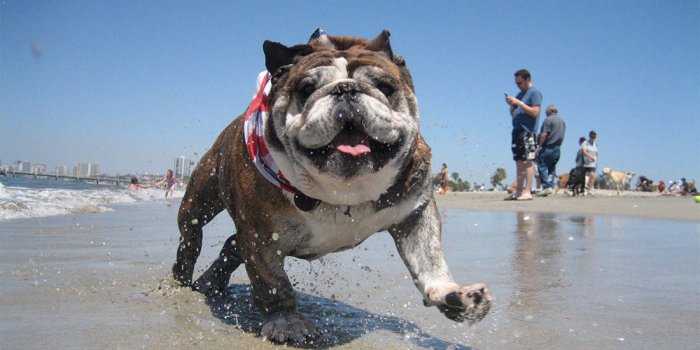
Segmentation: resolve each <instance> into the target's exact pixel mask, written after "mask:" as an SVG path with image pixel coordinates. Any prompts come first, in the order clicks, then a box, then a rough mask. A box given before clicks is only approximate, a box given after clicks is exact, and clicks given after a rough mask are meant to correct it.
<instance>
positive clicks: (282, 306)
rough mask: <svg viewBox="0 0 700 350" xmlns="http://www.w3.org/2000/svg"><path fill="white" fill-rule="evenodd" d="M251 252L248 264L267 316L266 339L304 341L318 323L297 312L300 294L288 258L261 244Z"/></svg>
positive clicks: (255, 293)
mask: <svg viewBox="0 0 700 350" xmlns="http://www.w3.org/2000/svg"><path fill="white" fill-rule="evenodd" d="M248 252H249V254H247V261H246V263H245V267H246V270H247V271H248V276H249V277H250V281H251V284H252V286H253V299H254V300H255V304H256V305H257V307H258V309H259V310H260V313H261V315H262V319H263V326H262V330H261V331H260V336H261V337H262V338H263V340H268V341H272V342H277V343H285V342H292V343H303V342H305V341H306V339H307V338H309V337H312V336H313V335H315V334H316V326H315V325H314V323H313V322H312V321H310V320H307V319H306V318H304V317H303V316H302V315H301V314H299V313H298V312H297V300H296V294H295V292H294V289H293V287H292V284H291V282H290V281H289V278H288V276H287V273H286V272H285V271H284V257H283V256H281V254H278V253H277V250H276V249H269V247H264V246H262V247H261V246H260V244H259V245H258V246H257V247H253V249H248Z"/></svg>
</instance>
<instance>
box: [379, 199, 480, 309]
mask: <svg viewBox="0 0 700 350" xmlns="http://www.w3.org/2000/svg"><path fill="white" fill-rule="evenodd" d="M440 225H441V224H440V217H439V215H438V211H437V207H436V206H435V200H434V199H431V200H430V202H429V203H427V204H426V206H425V207H424V208H421V209H418V210H416V211H415V212H414V213H413V215H411V216H409V218H407V219H406V220H404V222H402V223H400V224H397V225H394V226H393V227H391V228H390V229H389V232H390V233H391V235H392V237H393V238H394V241H395V242H396V247H397V248H398V250H399V254H400V255H401V258H402V259H403V261H404V263H405V264H406V267H408V270H409V271H410V272H411V276H412V277H413V282H414V283H415V285H416V287H418V289H419V290H420V291H421V293H423V302H424V303H425V305H426V306H437V308H438V309H439V310H440V312H442V313H443V314H444V315H445V316H446V317H447V318H449V319H451V320H454V321H458V322H462V321H465V320H466V321H469V322H475V321H479V320H481V319H482V318H483V317H484V316H486V314H487V313H488V312H489V309H490V308H491V296H490V294H489V292H488V286H487V285H486V284H483V283H478V284H473V285H469V286H461V285H459V284H457V283H455V281H454V280H453V279H452V276H451V275H450V273H449V271H448V268H447V263H446V262H445V258H444V256H443V251H442V246H441V243H440Z"/></svg>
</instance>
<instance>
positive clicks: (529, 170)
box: [523, 160, 535, 197]
mask: <svg viewBox="0 0 700 350" xmlns="http://www.w3.org/2000/svg"><path fill="white" fill-rule="evenodd" d="M523 164H524V165H525V180H526V185H525V188H524V189H523V194H524V195H526V197H527V196H530V197H532V193H531V192H530V190H531V189H532V181H533V180H534V179H535V168H534V167H533V166H532V161H531V160H526V161H524V162H523Z"/></svg>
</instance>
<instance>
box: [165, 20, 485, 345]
mask: <svg viewBox="0 0 700 350" xmlns="http://www.w3.org/2000/svg"><path fill="white" fill-rule="evenodd" d="M263 50H264V52H265V58H266V67H267V70H268V71H269V72H270V73H271V74H272V80H271V84H272V86H271V91H270V92H269V103H268V106H269V113H270V115H269V117H268V119H267V122H266V128H265V139H266V141H267V146H268V147H269V149H270V153H271V155H272V156H273V158H274V161H275V163H276V164H277V166H278V167H279V169H280V170H281V171H282V173H283V175H284V176H285V177H286V178H287V179H288V180H289V182H290V183H291V184H292V185H293V186H294V187H296V189H297V193H295V194H290V193H287V192H285V191H283V190H281V189H280V188H279V187H276V186H275V185H273V184H272V183H271V182H269V181H268V180H266V179H265V178H264V177H263V176H262V175H261V174H260V173H259V172H258V170H257V169H256V167H255V166H254V164H253V162H252V160H251V156H250V155H249V154H248V153H247V151H246V144H245V141H244V137H243V125H244V116H241V117H238V118H237V119H236V120H234V121H233V122H232V123H231V124H230V125H229V126H228V127H226V129H225V130H224V131H223V132H222V133H221V135H219V137H218V138H217V139H216V141H215V142H214V145H213V146H212V147H211V149H210V150H209V151H208V152H207V153H206V154H205V155H204V156H203V157H202V159H201V161H200V163H199V165H198V166H197V168H196V170H195V171H194V173H193V174H192V178H191V179H190V182H189V184H188V186H187V191H186V193H185V196H184V198H183V200H182V205H181V207H180V212H179V214H178V227H179V229H180V234H181V239H180V246H179V249H178V251H177V261H176V263H175V265H174V266H173V273H174V277H175V279H176V280H177V281H179V282H180V283H181V284H183V285H186V286H192V287H193V288H194V289H196V290H199V291H201V292H202V293H204V294H206V295H218V294H224V293H226V292H227V286H228V282H229V278H230V276H231V274H232V273H233V271H234V270H235V269H236V268H238V266H239V265H240V264H245V267H246V270H247V272H248V276H249V277H250V281H251V284H252V286H253V297H254V300H255V303H256V305H257V307H258V308H259V309H260V312H261V313H262V317H263V327H262V330H261V335H262V337H263V339H267V340H271V341H276V342H286V341H292V342H303V341H305V340H306V338H307V337H310V336H312V335H313V334H314V333H315V332H316V330H315V326H314V324H313V323H312V322H311V321H308V320H307V319H305V318H304V317H302V316H301V315H300V314H299V313H298V312H297V301H296V298H295V293H294V290H293V288H292V285H291V283H290V281H289V278H288V276H287V274H286V272H285V271H284V259H285V257H287V256H293V257H296V258H302V259H315V258H319V257H321V256H323V255H325V254H328V253H332V252H337V251H341V250H344V249H348V248H352V247H354V246H357V245H358V244H360V243H361V242H363V241H364V240H365V239H366V238H367V237H369V236H370V235H371V234H373V233H376V232H380V231H385V230H387V231H389V233H390V234H391V236H392V237H393V239H394V241H395V242H396V247H397V248H398V251H399V253H400V255H401V258H402V259H403V261H404V262H405V264H406V267H408V270H409V271H410V273H411V276H412V277H413V281H414V283H415V285H416V287H417V288H418V290H419V291H420V292H421V293H422V294H423V299H424V303H425V305H428V306H437V307H438V309H439V310H440V311H441V312H442V313H444V314H445V315H446V316H447V317H448V318H450V319H453V320H455V321H460V322H461V321H465V320H467V321H470V322H474V321H478V320H480V319H482V318H483V317H484V316H485V315H486V314H487V313H488V311H489V308H490V306H491V297H490V295H489V293H488V290H487V286H486V285H485V284H474V285H470V286H460V285H458V284H457V283H455V282H454V280H453V278H452V276H451V275H450V273H449V271H448V268H447V264H446V263H445V259H444V257H443V251H442V248H441V245H440V230H441V223H440V216H439V213H438V210H437V208H436V206H435V199H434V197H433V191H432V184H431V176H430V170H431V168H430V148H429V147H428V145H427V144H426V143H425V141H424V140H423V138H422V137H421V136H420V134H419V131H418V119H419V114H418V104H417V101H416V96H415V93H414V89H413V83H412V79H411V75H410V73H409V71H408V69H407V68H406V65H405V62H404V60H403V59H402V58H401V57H399V56H395V55H394V54H393V53H392V50H391V47H390V44H389V33H388V32H386V31H384V32H382V33H381V34H380V35H379V36H378V37H377V38H375V39H373V40H371V41H370V40H365V39H358V38H351V37H333V36H326V35H322V36H321V37H319V38H317V39H314V40H312V41H311V42H310V43H309V44H307V45H297V46H293V47H286V46H283V45H282V44H279V43H273V42H269V41H266V42H265V44H264V45H263ZM224 209H226V210H227V211H228V213H229V215H231V217H232V218H233V220H234V222H235V225H236V233H235V234H234V235H233V236H231V237H230V238H229V239H228V240H227V241H226V242H225V244H224V247H223V249H222V250H221V253H220V254H219V257H218V259H217V260H216V261H214V263H213V264H212V265H211V266H210V267H209V269H208V270H207V271H206V272H205V273H204V274H203V275H202V276H201V277H200V278H199V279H198V280H196V281H193V280H192V275H193V271H194V266H195V262H196V260H197V257H198V256H199V253H200V251H201V249H202V227H203V226H204V225H206V224H207V222H209V221H211V220H212V219H213V218H214V216H216V215H217V214H218V213H220V212H221V211H222V210H224ZM466 248H467V247H465V249H466Z"/></svg>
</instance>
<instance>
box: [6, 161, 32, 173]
mask: <svg viewBox="0 0 700 350" xmlns="http://www.w3.org/2000/svg"><path fill="white" fill-rule="evenodd" d="M10 170H11V171H16V172H20V173H31V172H32V163H30V162H25V161H21V160H17V161H15V162H14V163H12V166H10Z"/></svg>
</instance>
